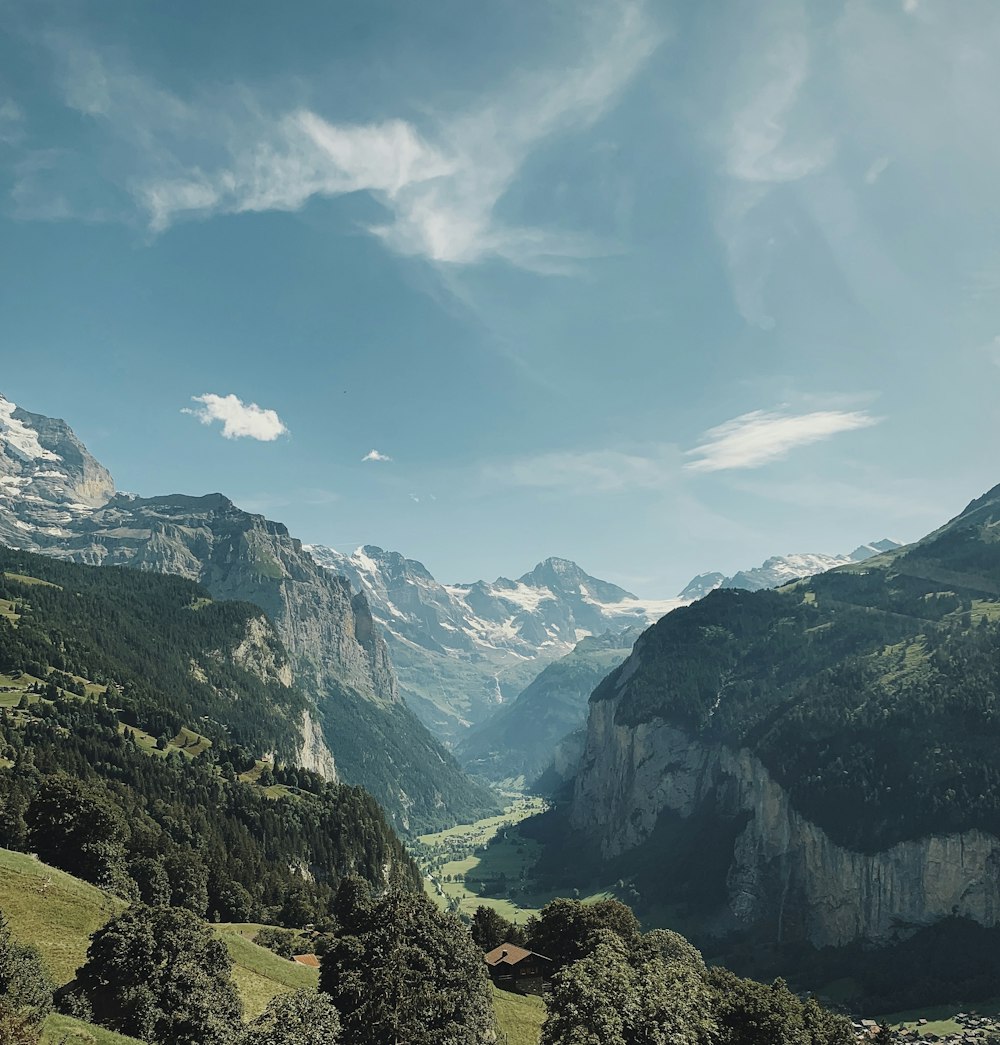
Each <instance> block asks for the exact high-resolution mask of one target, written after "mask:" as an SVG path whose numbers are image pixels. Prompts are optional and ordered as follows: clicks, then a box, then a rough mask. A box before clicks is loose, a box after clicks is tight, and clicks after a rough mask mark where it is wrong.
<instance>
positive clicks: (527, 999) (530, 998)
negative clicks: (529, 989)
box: [493, 987, 545, 1045]
mask: <svg viewBox="0 0 1000 1045" xmlns="http://www.w3.org/2000/svg"><path fill="white" fill-rule="evenodd" d="M493 1008H494V1010H495V1011H496V1014H497V1023H498V1024H499V1027H500V1030H501V1032H502V1033H503V1034H505V1035H506V1036H507V1041H506V1045H538V1041H539V1038H540V1037H541V1033H542V1024H543V1023H544V1022H545V1003H544V1002H543V1001H542V999H541V998H536V997H535V995H533V994H511V993H509V992H508V991H501V990H497V988H496V987H494V988H493ZM501 1041H503V1039H502V1038H501Z"/></svg>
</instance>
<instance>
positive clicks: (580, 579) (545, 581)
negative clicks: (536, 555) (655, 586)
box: [496, 556, 636, 602]
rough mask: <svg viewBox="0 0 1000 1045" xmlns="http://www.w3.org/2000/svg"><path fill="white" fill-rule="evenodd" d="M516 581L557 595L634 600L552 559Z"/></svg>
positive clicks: (568, 563)
mask: <svg viewBox="0 0 1000 1045" xmlns="http://www.w3.org/2000/svg"><path fill="white" fill-rule="evenodd" d="M505 580H506V578H503V577H500V578H498V579H497V582H496V583H497V585H500V584H502V583H504V581H505ZM517 582H518V583H520V584H526V585H527V586H528V587H530V588H549V589H550V590H552V591H554V592H559V593H560V594H566V595H590V596H593V597H594V598H596V599H597V600H598V601H599V602H621V601H623V600H624V599H635V598H636V596H635V595H633V594H632V593H631V592H629V591H626V590H625V589H624V588H620V587H618V585H617V584H612V583H611V582H610V581H602V580H599V579H598V578H597V577H592V576H591V575H590V574H589V573H587V572H586V571H585V570H583V569H581V568H580V567H579V566H578V565H577V564H576V563H575V562H573V561H572V560H570V559H559V558H556V557H555V556H550V557H549V558H548V559H545V560H543V561H542V562H540V563H538V565H537V566H535V568H534V569H533V570H530V571H529V572H528V573H525V574H523V575H522V576H520V577H518V579H517ZM507 583H510V582H507Z"/></svg>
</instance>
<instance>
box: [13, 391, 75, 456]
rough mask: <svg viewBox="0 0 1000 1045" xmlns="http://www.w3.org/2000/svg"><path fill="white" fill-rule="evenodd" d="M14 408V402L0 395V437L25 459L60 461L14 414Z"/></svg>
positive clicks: (35, 433)
mask: <svg viewBox="0 0 1000 1045" xmlns="http://www.w3.org/2000/svg"><path fill="white" fill-rule="evenodd" d="M16 409H17V404H16V403H12V402H10V400H8V399H4V398H3V397H2V396H0V439H2V440H3V441H4V442H5V443H6V444H7V446H8V447H9V448H10V449H11V450H13V451H14V453H15V454H17V456H18V457H21V458H23V459H24V460H26V461H61V460H62V458H61V457H60V456H59V455H58V454H54V453H53V452H52V451H51V450H46V449H45V448H44V447H43V446H42V444H41V443H40V442H39V441H38V433H37V432H36V431H35V430H34V429H33V428H29V427H28V426H27V425H26V424H25V423H24V422H23V421H21V420H19V419H18V418H16V417H15V416H14V411H15V410H16Z"/></svg>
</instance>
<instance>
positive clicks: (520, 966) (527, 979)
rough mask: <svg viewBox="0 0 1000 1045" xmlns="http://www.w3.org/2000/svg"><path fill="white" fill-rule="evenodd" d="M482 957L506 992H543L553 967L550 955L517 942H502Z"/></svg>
mask: <svg viewBox="0 0 1000 1045" xmlns="http://www.w3.org/2000/svg"><path fill="white" fill-rule="evenodd" d="M483 957H484V958H485V960H486V966H487V968H488V969H489V971H490V979H491V980H493V982H494V983H495V984H496V985H497V986H498V987H500V988H502V989H503V990H506V991H521V992H522V993H529V994H541V993H542V989H543V987H544V986H545V981H546V980H547V979H548V977H549V970H550V969H551V967H552V959H551V958H546V957H545V955H544V954H537V953H536V952H535V951H529V950H526V949H525V948H524V947H518V946H517V944H514V943H502V944H500V946H499V947H494V948H493V950H492V951H487V952H486V954H485V955H484V956H483Z"/></svg>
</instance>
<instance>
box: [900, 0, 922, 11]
mask: <svg viewBox="0 0 1000 1045" xmlns="http://www.w3.org/2000/svg"><path fill="white" fill-rule="evenodd" d="M919 6H920V0H903V10H904V11H905V12H906V13H907V14H908V15H915V14H916V13H917V8H918V7H919Z"/></svg>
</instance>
